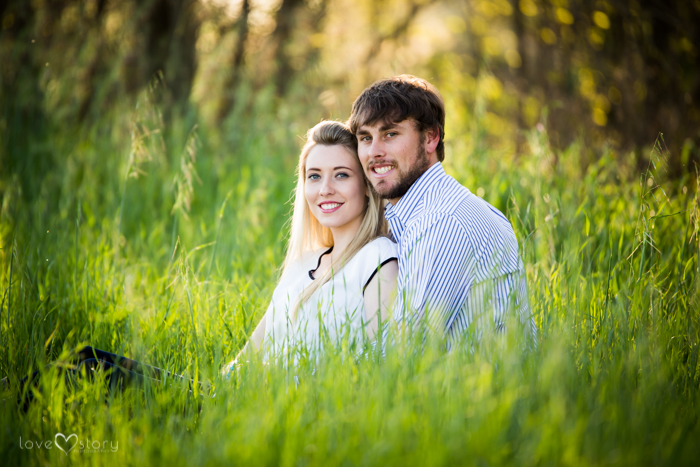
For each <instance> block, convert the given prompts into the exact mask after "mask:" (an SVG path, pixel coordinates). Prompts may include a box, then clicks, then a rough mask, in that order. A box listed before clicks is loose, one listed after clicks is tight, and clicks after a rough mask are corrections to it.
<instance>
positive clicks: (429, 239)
mask: <svg viewBox="0 0 700 467" xmlns="http://www.w3.org/2000/svg"><path fill="white" fill-rule="evenodd" d="M444 126H445V110H444V104H443V101H442V98H441V97H440V94H439V93H438V91H437V89H436V88H435V87H434V86H432V85H431V84H430V83H428V82H427V81H425V80H423V79H420V78H416V77H414V76H409V75H402V76H397V77H394V78H391V79H387V80H382V81H378V82H376V83H374V84H372V85H371V86H370V87H368V88H367V89H365V90H364V91H363V92H362V94H361V95H360V96H359V97H358V98H357V99H356V100H355V102H354V104H353V107H352V114H351V115H350V118H349V121H348V125H347V126H346V125H344V124H342V123H339V122H330V121H326V122H321V123H319V124H318V125H316V126H315V127H313V128H311V129H310V130H309V131H308V133H307V142H306V144H305V145H304V148H303V149H302V151H301V155H300V157H299V165H298V182H297V187H296V191H295V194H294V211H293V215H292V222H291V235H290V238H289V244H288V248H287V256H286V258H285V260H284V265H283V268H282V271H283V272H282V276H281V278H280V281H279V283H278V284H277V287H276V288H275V291H274V293H273V296H272V301H271V302H270V305H269V307H268V309H267V312H266V313H265V316H264V317H263V318H262V320H261V321H260V323H259V324H258V326H257V327H256V328H255V330H254V331H253V333H252V335H251V337H250V340H249V341H248V342H247V343H246V345H245V347H244V348H243V350H241V353H239V355H238V356H237V358H236V359H235V360H233V361H232V362H231V363H229V364H228V365H226V367H225V369H224V370H225V371H230V370H231V369H232V368H234V367H235V366H236V364H237V362H238V361H239V360H241V359H242V358H243V354H244V353H246V352H249V351H252V350H255V351H259V350H264V354H265V356H266V357H265V358H266V359H268V358H270V357H271V356H273V355H277V356H279V355H282V354H285V353H286V352H287V351H288V350H289V349H290V348H292V347H294V346H295V345H298V344H302V345H304V346H306V347H307V348H309V349H312V350H320V349H321V341H322V340H324V339H325V338H329V339H330V340H331V341H337V340H338V339H339V338H340V337H341V336H343V335H349V337H350V338H351V339H354V340H356V339H363V338H365V337H369V338H373V337H374V336H375V335H376V333H377V332H378V323H379V322H380V320H381V321H387V319H388V318H389V317H390V311H391V310H392V309H393V319H394V321H395V322H396V323H397V324H398V325H399V326H405V327H407V328H408V329H415V327H416V325H419V324H425V325H427V326H428V327H429V328H431V329H433V330H435V331H437V332H439V333H440V335H443V336H444V337H445V338H446V339H447V343H448V346H451V345H452V344H453V343H454V342H456V341H458V340H459V339H460V335H462V334H463V331H465V330H466V329H467V328H469V327H470V326H471V327H483V326H485V323H487V322H489V321H490V319H492V320H493V326H494V328H495V329H496V330H502V329H503V328H504V324H505V321H506V319H507V316H506V314H507V312H508V311H509V310H510V311H511V312H515V313H516V314H517V316H518V317H519V318H520V320H521V322H523V323H524V324H525V326H526V327H527V328H529V330H528V331H529V333H531V334H532V335H533V336H534V333H535V326H534V320H533V319H532V317H531V316H530V312H529V306H528V302H527V288H526V283H525V275H524V271H523V264H522V261H521V259H520V256H519V253H518V243H517V240H516V238H515V234H514V232H513V229H512V227H511V225H510V223H509V222H508V220H507V219H506V218H505V217H504V216H503V214H501V213H500V212H499V211H498V210H496V209H495V208H493V207H492V206H491V205H489V204H488V203H486V202H485V201H483V200H482V199H481V198H478V197H477V196H475V195H473V194H472V193H471V192H470V191H469V190H468V189H467V188H465V187H463V186H462V185H460V184H459V183H458V182H457V181H456V180H455V179H454V178H452V177H450V176H449V175H447V174H446V173H445V171H444V169H443V167H442V164H441V161H442V160H443V159H444V142H443V139H444V134H445V133H444ZM383 199H384V200H387V201H388V203H387V204H386V206H383V204H384V203H383V201H382V200H383ZM387 221H388V222H387ZM387 223H388V225H387ZM392 238H393V240H392ZM394 241H395V242H396V243H395V242H394ZM486 313H490V314H492V315H489V318H490V319H489V320H488V321H487V320H486ZM490 325H491V324H489V326H490ZM322 335H323V336H324V338H323V339H322V338H321V336H322Z"/></svg>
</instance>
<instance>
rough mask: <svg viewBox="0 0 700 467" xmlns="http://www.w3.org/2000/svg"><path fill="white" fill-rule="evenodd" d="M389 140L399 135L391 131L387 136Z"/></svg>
mask: <svg viewBox="0 0 700 467" xmlns="http://www.w3.org/2000/svg"><path fill="white" fill-rule="evenodd" d="M386 135H387V136H388V137H389V138H393V137H394V136H396V135H397V133H396V132H395V131H390V132H389V133H387V134H386Z"/></svg>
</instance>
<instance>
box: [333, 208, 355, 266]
mask: <svg viewBox="0 0 700 467" xmlns="http://www.w3.org/2000/svg"><path fill="white" fill-rule="evenodd" d="M360 225H362V217H358V218H356V219H355V220H353V221H352V222H348V223H347V224H345V225H343V226H340V227H331V234H333V252H332V253H331V254H332V255H333V257H335V258H339V257H340V255H342V254H343V252H344V251H345V249H346V248H347V247H348V245H350V242H352V239H353V238H355V236H356V235H357V231H358V230H360Z"/></svg>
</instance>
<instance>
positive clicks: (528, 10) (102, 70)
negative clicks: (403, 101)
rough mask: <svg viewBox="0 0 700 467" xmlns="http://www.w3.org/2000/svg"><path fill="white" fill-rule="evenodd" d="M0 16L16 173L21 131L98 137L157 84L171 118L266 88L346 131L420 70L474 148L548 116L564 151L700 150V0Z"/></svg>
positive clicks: (677, 165)
mask: <svg viewBox="0 0 700 467" xmlns="http://www.w3.org/2000/svg"><path fill="white" fill-rule="evenodd" d="M0 16H1V18H0V20H1V27H2V30H1V32H0V59H2V62H3V68H2V70H1V71H0V77H1V79H2V82H1V83H0V92H2V101H3V102H2V104H0V105H2V112H3V113H2V122H4V123H2V122H0V123H2V125H3V126H2V127H1V128H2V129H3V130H2V131H3V134H4V136H3V141H2V147H3V148H4V149H3V150H2V151H3V152H2V158H3V169H0V170H9V171H10V172H12V173H15V172H16V170H15V169H17V168H18V167H19V166H18V165H17V164H20V162H18V159H17V158H18V157H19V155H20V154H22V155H23V157H25V158H28V157H39V156H26V155H25V154H28V153H29V152H27V151H25V150H22V149H21V148H22V147H23V146H22V144H25V145H26V144H28V143H27V141H25V142H24V143H22V142H21V141H20V139H21V138H23V136H20V133H17V132H14V133H13V132H11V131H10V130H9V129H10V128H14V129H17V128H20V127H26V128H32V129H33V133H34V134H36V132H37V131H40V130H38V129H39V128H41V127H42V125H48V124H51V123H55V124H57V125H61V126H62V127H63V128H66V129H68V128H69V127H71V126H73V127H75V128H79V126H81V125H90V124H92V122H95V121H97V120H99V119H100V118H101V116H102V115H105V113H108V112H110V111H112V110H114V111H119V108H121V107H120V106H123V105H128V106H132V105H133V103H134V99H135V98H136V96H137V95H138V94H139V92H140V91H141V90H143V89H144V88H145V87H146V86H148V84H149V83H150V82H151V80H152V78H153V77H154V76H160V77H161V79H162V83H163V86H162V92H161V94H162V98H161V100H162V102H161V106H162V107H163V109H164V110H165V116H166V118H167V115H168V113H169V111H170V110H176V109H181V110H186V109H189V110H192V111H194V112H191V113H192V114H199V116H200V117H201V118H206V119H210V121H211V123H213V124H217V125H218V124H221V123H222V122H223V121H224V120H225V118H226V116H227V115H229V114H230V113H231V112H232V111H233V110H234V109H236V108H237V107H238V106H237V104H238V103H236V102H234V97H235V96H239V97H245V99H246V102H248V103H251V102H253V101H254V97H255V96H256V95H258V93H261V92H262V95H266V94H265V92H267V91H266V90H268V89H269V91H270V92H271V93H272V94H273V95H276V96H278V97H279V99H276V100H275V101H274V102H277V103H279V102H283V101H282V99H287V100H294V101H299V102H305V103H307V105H315V106H317V111H318V114H319V115H326V114H327V112H329V111H331V112H332V114H333V115H336V116H337V117H341V118H342V117H344V116H345V115H347V112H348V111H349V104H350V102H352V100H353V98H354V97H355V95H356V94H357V93H358V92H359V91H360V90H361V89H362V88H363V87H364V86H366V85H367V84H369V83H370V82H371V81H373V80H375V79H378V78H382V77H386V76H390V75H393V74H398V73H407V72H408V73H413V74H419V75H422V76H425V77H427V78H429V79H431V80H432V81H433V82H434V83H435V84H436V85H437V86H438V87H439V88H440V89H441V90H443V91H444V92H445V94H446V96H445V97H446V98H447V99H448V100H449V101H450V102H452V103H454V105H458V106H459V112H458V113H459V118H458V119H457V120H458V121H459V125H460V126H459V127H458V128H454V130H455V131H454V132H453V133H452V134H453V135H455V136H456V137H459V138H464V139H470V138H471V139H473V140H474V141H472V144H471V146H470V147H472V148H475V147H477V146H478V145H481V146H480V147H486V145H488V146H496V147H502V148H503V149H504V150H507V151H512V152H521V153H522V152H524V149H525V147H524V146H525V140H524V138H523V136H522V131H523V130H526V129H529V128H532V127H533V126H535V125H536V124H537V123H538V122H540V120H541V119H542V118H543V116H544V115H545V114H544V113H543V110H544V109H548V115H549V117H548V121H547V122H541V123H545V125H546V127H547V130H548V132H549V136H550V139H551V141H552V143H553V144H554V145H556V146H559V147H565V146H567V145H568V144H570V143H571V142H572V141H574V140H575V139H580V138H582V137H584V138H585V139H584V141H585V142H588V143H590V146H592V147H599V146H600V145H601V144H602V143H603V142H604V141H610V142H612V144H613V145H614V146H616V147H617V148H619V149H621V150H625V151H627V150H631V149H634V148H639V147H641V146H644V145H648V144H650V143H651V142H653V141H654V140H655V138H656V135H657V134H658V133H659V132H663V133H664V139H665V141H666V143H667V144H668V145H669V148H670V149H671V154H672V155H673V156H674V157H676V158H677V160H673V161H671V166H672V167H674V169H675V170H677V171H681V170H686V169H683V168H682V166H683V164H684V163H686V168H687V161H681V160H680V159H679V157H680V156H679V155H680V154H681V151H680V148H681V146H683V145H684V144H685V143H686V141H687V140H690V141H694V142H695V146H697V143H698V141H700V134H699V133H698V131H699V130H698V128H700V110H699V104H698V103H699V102H700V70H699V67H698V53H699V51H698V44H700V32H699V30H698V28H697V26H696V25H697V24H700V0H674V1H662V0H632V1H624V2H623V1H620V0H586V1H584V0H405V1H403V0H381V1H369V0H357V1H355V0H352V1H351V0H277V1H276V2H252V1H251V0H240V1H233V0H231V1H229V0H142V1H136V0H120V1H117V0H41V1H40V0H37V1H33V2H26V1H22V0H7V1H3V2H0ZM203 25H206V28H203ZM295 83H296V84H298V86H295ZM193 90H195V92H193ZM316 96H323V97H322V99H321V98H319V99H316ZM247 108H248V107H247V106H246V107H243V108H241V110H242V111H246V109H247ZM452 115H456V113H453V114H452ZM316 119H317V118H314V119H312V120H316ZM457 120H456V121H457ZM42 122H43V123H42ZM166 126H167V125H166ZM474 128H476V131H473V129H474ZM477 140H478V141H477ZM36 151H39V150H38V149H37V150H36ZM30 152H31V151H30ZM39 152H40V151H39ZM15 154H16V155H15ZM32 154H34V153H32ZM51 157H53V156H45V157H44V156H42V160H43V161H44V163H46V164H49V163H48V162H46V161H49V160H51ZM5 160H7V161H8V162H6V163H5V162H4V161H5ZM640 160H641V158H640ZM5 168H8V169H5ZM679 173H680V172H679Z"/></svg>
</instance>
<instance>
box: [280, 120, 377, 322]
mask: <svg viewBox="0 0 700 467" xmlns="http://www.w3.org/2000/svg"><path fill="white" fill-rule="evenodd" d="M318 145H321V146H335V145H340V146H343V147H344V148H346V149H347V150H348V151H349V152H350V153H351V154H353V155H354V156H355V157H356V158H357V138H356V137H355V135H354V134H352V132H351V131H350V129H349V128H348V127H347V126H346V125H345V124H344V123H340V122H334V121H325V122H321V123H319V124H318V125H316V126H314V127H313V128H311V129H310V130H309V131H308V132H307V133H306V144H304V147H303V148H302V150H301V154H300V155H299V165H298V166H297V187H296V189H295V190H294V194H293V200H294V201H293V205H294V211H293V214H292V222H291V231H290V234H289V243H288V245H287V256H286V257H285V259H284V264H283V266H282V268H283V274H284V273H285V272H287V269H288V268H289V267H290V266H291V265H292V264H293V263H294V262H295V261H297V260H298V259H299V258H301V256H302V255H303V254H304V253H305V252H307V251H316V250H318V249H319V248H330V247H332V246H333V235H332V234H331V229H330V228H328V227H323V226H322V225H321V223H320V222H319V221H318V219H316V217H315V216H314V215H313V213H312V212H311V210H310V209H309V204H308V203H307V202H306V196H305V194H304V183H305V182H306V159H307V157H308V156H309V153H310V152H311V149H313V148H314V147H315V146H318ZM357 161H358V163H359V158H357ZM360 167H362V165H361V164H360ZM361 176H362V178H363V180H364V182H365V185H366V187H367V192H368V193H369V196H368V197H367V198H368V199H367V201H366V204H365V206H366V207H365V212H364V218H363V219H362V223H361V224H360V228H359V230H358V231H357V234H356V235H355V238H353V239H352V241H351V242H350V244H349V245H348V246H347V248H346V249H345V251H344V252H343V254H342V255H341V256H340V257H339V258H335V260H333V262H332V263H331V267H330V268H328V270H326V272H324V273H323V274H322V275H321V276H320V277H316V280H314V281H313V283H312V284H311V285H310V286H309V287H307V288H306V289H305V290H304V292H303V293H302V294H301V296H300V297H299V298H298V299H297V300H296V302H295V304H294V306H293V307H292V308H291V321H292V322H294V321H296V316H297V313H298V311H299V308H300V307H301V305H302V304H303V303H304V302H305V301H306V300H307V299H308V298H309V297H311V296H312V295H313V294H314V292H316V291H317V290H318V289H319V288H320V287H321V286H322V285H323V284H325V283H326V282H328V281H329V280H330V279H331V277H333V273H334V271H339V270H340V269H341V268H342V267H343V265H344V264H345V263H347V262H348V261H350V259H351V258H352V257H353V256H355V254H357V252H358V251H360V250H361V249H362V247H363V246H365V245H366V244H367V243H369V242H370V241H372V240H374V239H375V238H377V237H380V236H382V235H386V234H387V231H388V226H387V222H386V219H385V218H384V209H383V205H382V199H381V197H380V196H379V195H378V194H377V193H376V192H375V191H374V190H373V189H372V186H371V185H370V183H369V180H367V177H365V174H364V171H362V173H361Z"/></svg>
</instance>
